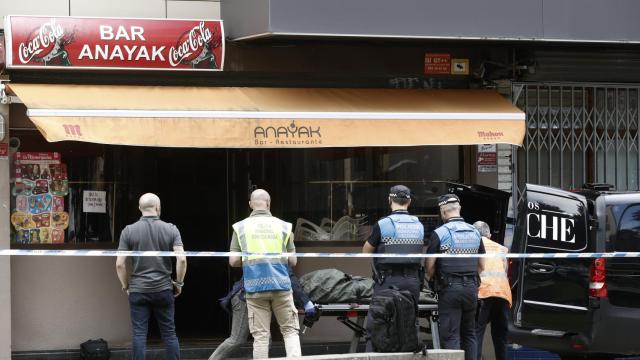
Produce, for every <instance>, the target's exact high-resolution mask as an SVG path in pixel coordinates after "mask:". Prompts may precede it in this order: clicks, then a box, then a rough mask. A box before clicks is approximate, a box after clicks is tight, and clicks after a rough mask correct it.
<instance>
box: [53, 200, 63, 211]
mask: <svg viewBox="0 0 640 360" xmlns="http://www.w3.org/2000/svg"><path fill="white" fill-rule="evenodd" d="M53 211H56V212H60V211H64V197H62V196H54V197H53Z"/></svg>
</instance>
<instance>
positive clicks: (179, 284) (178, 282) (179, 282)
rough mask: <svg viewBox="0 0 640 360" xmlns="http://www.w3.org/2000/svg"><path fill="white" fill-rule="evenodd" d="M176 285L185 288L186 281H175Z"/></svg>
mask: <svg viewBox="0 0 640 360" xmlns="http://www.w3.org/2000/svg"><path fill="white" fill-rule="evenodd" d="M173 283H174V284H176V285H177V286H178V287H183V286H184V281H177V280H176V281H174V282H173Z"/></svg>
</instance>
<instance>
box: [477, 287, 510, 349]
mask: <svg viewBox="0 0 640 360" xmlns="http://www.w3.org/2000/svg"><path fill="white" fill-rule="evenodd" d="M478 306H479V309H478V323H477V324H476V338H477V339H478V358H477V359H478V360H480V358H481V357H482V339H483V338H484V331H485V330H486V328H487V323H489V322H491V340H493V348H494V349H495V351H496V357H495V359H496V360H505V359H506V358H507V332H508V331H509V328H508V326H509V324H508V321H509V302H508V301H507V300H505V299H502V298H499V297H490V298H486V299H482V300H480V301H479V302H478Z"/></svg>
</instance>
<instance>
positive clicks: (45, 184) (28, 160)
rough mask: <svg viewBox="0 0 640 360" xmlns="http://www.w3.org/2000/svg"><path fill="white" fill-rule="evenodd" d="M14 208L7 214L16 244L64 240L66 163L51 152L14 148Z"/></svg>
mask: <svg viewBox="0 0 640 360" xmlns="http://www.w3.org/2000/svg"><path fill="white" fill-rule="evenodd" d="M15 159H16V162H15V165H16V166H15V172H16V173H15V178H16V180H15V185H14V187H13V189H12V194H13V195H14V196H15V197H16V198H15V204H16V205H15V209H14V212H13V213H12V214H11V224H12V225H13V227H14V229H15V232H14V241H15V242H16V243H18V244H37V243H40V244H51V243H64V239H65V230H66V229H67V228H68V227H69V213H67V212H66V211H65V205H64V201H65V198H64V197H65V196H67V195H68V194H69V180H68V179H67V166H66V164H63V163H62V162H61V159H60V154H59V153H55V152H51V153H49V152H17V153H16V154H15Z"/></svg>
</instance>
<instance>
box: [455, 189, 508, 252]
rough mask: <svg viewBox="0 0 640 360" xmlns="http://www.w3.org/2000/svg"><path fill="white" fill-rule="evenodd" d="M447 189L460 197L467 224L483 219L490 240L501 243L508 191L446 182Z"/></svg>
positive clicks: (504, 225) (463, 215) (502, 240)
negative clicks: (489, 232) (489, 234)
mask: <svg viewBox="0 0 640 360" xmlns="http://www.w3.org/2000/svg"><path fill="white" fill-rule="evenodd" d="M447 186H448V191H449V192H450V193H453V194H456V195H457V196H458V197H459V198H460V204H461V205H462V213H461V215H462V217H463V218H464V220H465V221H466V222H468V223H469V224H473V223H474V222H476V221H484V222H486V223H487V225H489V229H491V240H493V241H495V242H498V243H500V244H502V243H503V242H504V233H505V227H506V220H507V210H508V208H509V197H510V196H511V195H510V194H509V193H508V192H505V191H502V190H498V189H494V188H490V187H486V186H482V185H475V184H474V185H462V184H456V183H451V182H448V183H447Z"/></svg>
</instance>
